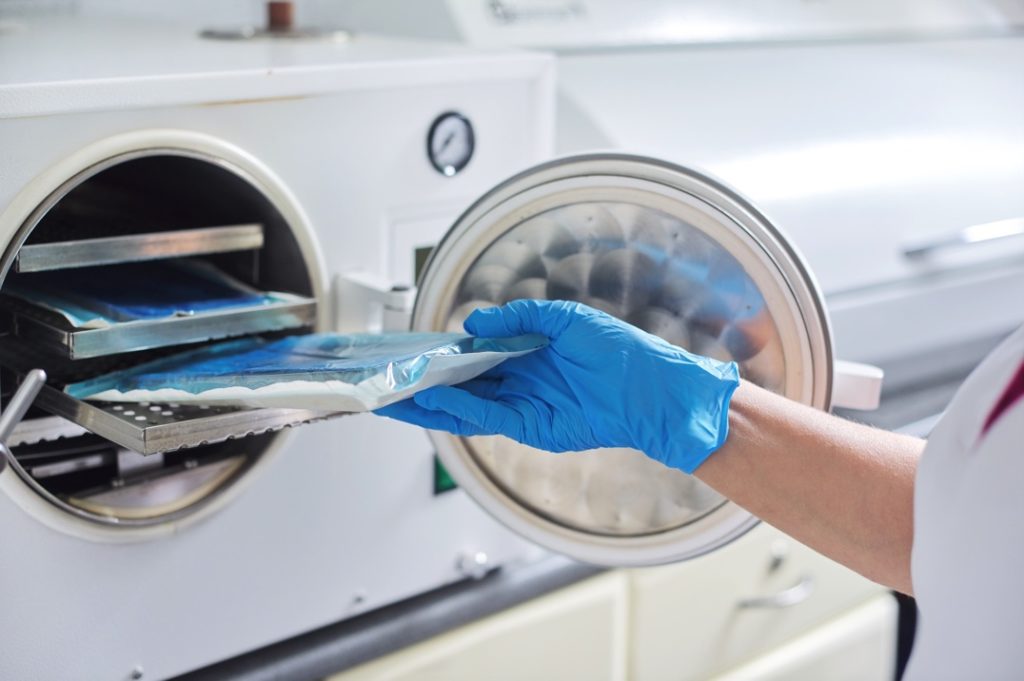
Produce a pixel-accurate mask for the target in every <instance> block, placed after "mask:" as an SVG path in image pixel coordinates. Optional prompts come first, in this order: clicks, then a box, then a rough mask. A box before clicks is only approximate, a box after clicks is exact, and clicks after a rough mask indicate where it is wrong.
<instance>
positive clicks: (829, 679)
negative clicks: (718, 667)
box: [714, 595, 897, 681]
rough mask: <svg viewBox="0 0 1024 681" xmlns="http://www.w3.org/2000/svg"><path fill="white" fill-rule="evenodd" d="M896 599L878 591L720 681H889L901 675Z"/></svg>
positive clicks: (723, 676) (732, 671) (717, 679)
mask: <svg viewBox="0 0 1024 681" xmlns="http://www.w3.org/2000/svg"><path fill="white" fill-rule="evenodd" d="M896 608H897V605H896V600H895V599H893V598H890V597H889V596H888V595H882V596H877V597H875V598H874V599H872V600H871V601H869V602H868V603H865V604H864V605H862V606H860V607H859V608H855V609H854V610H852V611H851V612H848V613H846V614H844V615H842V616H840V617H837V618H836V619H834V620H831V621H830V622H828V623H826V624H824V625H823V626H821V627H818V628H817V629H815V630H813V631H811V632H810V633H808V634H805V635H804V636H801V637H799V638H797V639H796V640H794V641H791V642H789V643H787V644H786V645H784V646H781V647H779V648H776V649H775V650H773V651H772V652H770V653H768V654H767V655H764V656H762V657H759V658H757V659H756V660H754V661H752V662H749V663H747V664H745V665H743V666H741V667H737V668H736V669H733V670H731V671H729V672H727V673H725V674H723V675H722V676H719V677H717V678H716V679H715V680H714V681H888V680H889V679H892V678H893V674H895V660H896Z"/></svg>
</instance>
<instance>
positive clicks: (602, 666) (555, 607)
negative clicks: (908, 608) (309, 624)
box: [330, 524, 896, 681]
mask: <svg viewBox="0 0 1024 681" xmlns="http://www.w3.org/2000/svg"><path fill="white" fill-rule="evenodd" d="M895 642H896V603H895V600H894V599H893V598H892V597H891V596H890V595H889V593H888V592H887V591H886V590H885V589H883V588H882V587H880V586H878V585H876V584H872V583H871V582H869V581H867V580H865V579H864V578H862V577H860V576H858V575H856V574H855V573H853V572H851V571H849V570H847V569H846V568H844V567H841V566H839V565H838V564H836V563H834V562H832V561H831V560H828V559H827V558H824V557H823V556H821V555H819V554H817V553H815V552H814V551H811V550H810V549H808V548H806V547H805V546H803V545H801V544H799V543H797V542H795V541H793V540H792V539H790V538H789V537H787V536H786V535H784V534H782V533H781V532H779V531H778V530H776V529H774V528H772V527H770V526H768V525H764V524H762V525H760V526H758V527H757V528H755V529H754V530H753V531H751V532H750V533H749V534H748V535H746V536H745V537H742V538H741V539H739V540H738V541H736V542H734V543H732V544H730V545H729V546H726V547H725V548H723V549H720V550H718V551H715V552H714V553H711V554H709V555H706V556H703V557H701V558H697V559H694V560H691V561H687V562H683V563H678V564H675V565H668V566H663V567H659V568H643V569H635V570H619V571H615V572H609V573H606V574H603V575H600V576H598V577H594V578H591V579H588V580H585V581H583V582H581V583H579V584H576V585H573V586H571V587H568V588H565V589H562V590H560V591H557V592H555V593H552V594H549V595H547V596H543V597H540V598H537V599H535V600H532V601H528V602H526V603H524V604H522V605H519V606H517V607H514V608H511V609H509V610H508V611H506V612H502V613H498V614H496V615H493V616H490V617H487V618H485V619H482V620H480V621H479V622H475V623H473V624H469V625H466V626H464V627H460V628H458V629H455V630H453V631H450V632H448V633H446V634H443V635H441V636H438V637H435V638H433V639H430V640H428V641H424V642H422V643H419V644H417V645H414V646H411V647H409V648H406V649H404V650H401V651H398V652H396V653H394V654H392V655H389V656H386V657H383V658H380V659H378V660H374V661H372V662H369V663H367V664H364V665H362V666H360V667H356V668H354V669H352V670H349V671H347V672H343V673H341V674H338V675H336V676H334V677H332V678H331V680H330V681H369V680H371V679H372V680H373V681H412V680H413V679H415V680H416V681H476V680H477V679H488V681H494V680H497V681H504V680H507V681H521V680H522V679H530V680H531V681H549V680H550V681H573V680H575V679H586V681H597V680H601V679H607V680H608V681H625V680H627V679H628V680H629V681H691V680H694V681H695V680H698V679H700V680H705V679H716V680H717V681H726V680H728V681H739V680H740V679H757V680H758V681H760V680H761V679H778V680H779V681H781V680H783V679H786V680H787V681H789V680H791V679H795V680H800V679H806V680H807V681H832V680H833V679H834V680H836V681H840V680H845V679H856V680H857V681H889V679H891V678H892V675H893V670H894V664H895Z"/></svg>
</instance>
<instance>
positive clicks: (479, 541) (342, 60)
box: [0, 24, 553, 679]
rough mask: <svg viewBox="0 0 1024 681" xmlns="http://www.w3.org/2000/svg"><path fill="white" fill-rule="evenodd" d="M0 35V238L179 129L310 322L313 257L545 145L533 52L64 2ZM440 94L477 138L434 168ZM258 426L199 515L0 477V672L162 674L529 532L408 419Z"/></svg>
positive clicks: (377, 265) (476, 187) (345, 258)
mask: <svg viewBox="0 0 1024 681" xmlns="http://www.w3.org/2000/svg"><path fill="white" fill-rule="evenodd" d="M51 29H52V30H51ZM0 42H2V45H0V51H2V56H0V72H2V76H0V82H3V83H4V85H0V146H2V147H3V148H4V158H3V161H2V163H0V242H2V243H3V244H6V243H7V242H8V241H9V240H10V239H11V238H12V237H13V235H14V234H15V232H16V231H17V229H18V226H19V225H20V224H21V222H22V220H24V218H25V217H26V216H27V215H28V214H29V213H30V212H31V210H32V209H33V208H34V206H35V205H37V204H38V203H39V202H41V201H42V200H43V199H44V198H45V197H46V196H47V194H49V192H50V191H52V190H53V189H54V188H55V187H56V186H57V185H59V184H60V182H61V181H63V180H64V179H66V178H67V177H70V176H71V175H73V174H74V173H76V172H78V171H79V170H81V169H82V168H83V167H86V166H87V165H89V164H91V163H94V162H97V161H100V160H102V159H104V158H106V157H109V156H111V155H114V154H117V153H121V152H124V151H128V150H132V149H142V148H150V147H165V148H166V147H170V148H183V149H194V150H198V151H202V152H204V153H209V154H213V155H215V156H220V157H223V158H226V159H227V160H229V161H230V162H231V163H233V164H235V165H237V166H239V167H241V168H243V169H245V170H246V172H247V173H248V174H249V175H250V176H252V177H254V178H255V181H256V182H257V184H258V186H259V187H260V188H261V189H262V190H263V191H264V192H265V193H266V195H267V196H268V197H269V198H270V200H271V201H272V202H273V203H274V205H275V206H276V207H277V208H278V210H279V211H280V212H281V213H282V215H284V216H285V217H286V219H287V221H288V222H289V223H290V224H291V225H292V226H293V228H294V229H296V230H297V238H298V239H299V241H300V243H301V247H302V250H303V255H304V257H305V259H306V261H307V265H308V266H309V267H310V269H311V270H312V271H313V273H314V279H315V289H316V291H315V293H316V296H317V298H318V299H319V300H320V301H321V304H320V306H319V311H320V313H321V315H322V316H321V318H320V320H319V328H330V327H331V325H332V324H333V319H332V317H333V314H331V312H330V311H331V309H332V308H331V305H329V304H328V302H327V301H328V299H329V297H330V291H329V282H330V281H331V280H332V279H333V278H334V277H335V276H337V275H339V274H342V273H345V272H349V271H357V270H358V271H364V272H367V273H370V274H375V275H377V276H389V275H390V272H389V263H390V262H392V255H393V254H392V253H391V252H390V250H389V241H388V239H389V236H390V233H391V225H393V224H395V223H396V222H398V221H399V220H404V221H407V222H408V221H411V222H412V224H431V221H445V220H451V219H453V218H454V216H455V214H456V213H457V211H458V209H459V208H461V207H462V206H463V205H464V204H466V203H468V202H469V201H470V200H471V199H472V198H473V197H474V196H476V195H477V194H479V193H481V192H482V191H484V190H485V189H486V188H488V187H489V186H491V185H492V184H493V183H494V182H496V181H498V180H499V179H500V178H502V177H504V176H506V175H507V174H509V173H510V172H512V171H514V170H515V169H517V168H520V167H523V166H526V165H529V164H531V163H534V162H536V161H538V160H540V159H541V158H544V157H546V156H547V155H548V154H549V153H550V150H551V140H552V123H551V120H552V119H551V114H552V103H553V102H552V85H553V81H552V64H551V62H550V60H548V59H547V58H545V57H542V56H537V55H527V54H496V53H493V54H479V53H477V52H474V51H469V50H461V49H455V48H434V47H427V46H416V45H399V44H396V43H393V42H387V41H374V40H370V39H366V40H356V41H354V42H352V43H349V44H347V45H344V46H323V45H320V46H316V47H312V48H309V49H307V48H306V47H304V46H290V45H287V44H274V45H262V46H256V47H252V46H247V45H238V44H223V43H216V44H213V45H209V44H206V43H201V42H200V41H199V39H198V38H196V37H194V33H191V32H174V31H171V32H167V33H165V32H164V31H163V30H161V29H154V28H149V29H144V30H143V29H138V28H133V27H122V28H119V29H116V30H115V29H112V28H103V27H102V26H97V25H86V24H68V25H63V26H48V25H43V24H33V25H29V26H28V27H27V28H26V29H25V31H24V32H22V33H12V34H10V35H7V34H5V35H4V38H3V40H2V41H0ZM84 77H88V78H89V80H88V81H83V80H78V79H79V78H84ZM451 108H457V109H458V110H459V111H461V112H463V113H464V114H465V115H466V116H468V117H469V118H470V119H471V120H472V121H473V122H474V125H475V127H476V131H477V135H478V138H479V140H480V144H479V146H478V149H477V152H476V155H475V156H474V158H473V159H472V161H471V162H470V164H469V165H468V166H467V168H466V169H465V170H464V171H463V172H461V173H460V174H459V175H458V176H456V177H454V178H446V177H443V176H442V175H440V174H439V173H437V172H436V171H435V170H434V169H433V168H432V167H431V166H430V164H429V162H428V161H427V159H426V157H425V152H424V146H425V135H426V133H427V129H428V127H429V125H430V122H431V121H432V120H433V118H434V117H435V116H436V115H437V114H438V113H440V112H441V111H445V110H448V109H451ZM275 448H276V450H275V452H273V453H272V455H268V456H265V457H263V458H262V459H261V461H260V462H259V464H258V465H257V466H255V467H254V469H253V470H252V472H251V474H249V475H248V476H247V479H246V480H245V481H244V484H242V485H237V486H236V488H235V489H234V492H233V493H231V494H226V495H222V496H221V497H220V498H219V499H218V500H217V503H214V504H212V505H210V506H209V507H207V508H205V509H204V510H203V511H202V512H201V513H199V514H195V515H194V516H192V517H190V518H187V519H184V520H181V521H179V522H175V523H173V524H167V525H164V526H158V527H151V528H145V529H143V528H139V529H137V530H121V529H119V528H103V527H100V526H97V525H93V524H90V523H88V522H86V521H83V520H77V519H75V518H72V517H70V516H68V515H67V514H64V513H62V512H60V511H58V509H56V507H54V506H51V505H50V504H49V503H47V502H46V501H44V500H42V499H41V498H39V497H38V496H36V495H35V494H34V493H32V492H31V491H30V490H28V489H27V487H26V486H25V485H24V484H23V483H22V482H21V480H20V479H18V478H17V477H16V476H15V475H14V474H13V473H12V472H11V471H5V472H4V473H3V474H2V475H0V534H2V535H3V536H4V537H5V545H6V546H7V547H8V548H9V549H10V550H4V551H2V552H0V573H2V574H3V575H4V579H3V580H2V581H0V602H3V604H4V606H3V612H4V615H3V616H2V617H0V639H2V640H3V641H4V650H5V653H4V655H2V656H0V677H3V678H40V679H46V678H53V679H64V678H86V677H87V678H127V676H128V675H129V673H130V672H131V670H132V669H134V668H135V667H136V666H141V667H142V668H143V669H144V670H145V676H146V678H163V677H166V676H170V675H173V674H176V673H179V672H183V671H186V670H188V669H192V668H195V667H198V666H202V665H205V664H208V663H211V662H214V661H217V660H220V659H223V658H225V657H229V656H231V655H235V654H239V653H242V652H244V651H247V650H251V649H253V648H256V647H259V646H262V645H266V644H268V643H271V642H273V641H276V640H280V639H282V638H285V637H288V636H292V635H295V634H298V633H300V632H303V631H307V630H309V629H312V628H315V627H317V626H320V625H323V624H326V623H329V622H333V621H337V620H340V619H343V618H346V617H349V616H351V615H354V614H356V613H358V612H362V611H365V610H367V609H371V608H374V607H378V606H380V605H383V604H385V603H389V602H393V601H395V600H398V599H401V598H404V597H407V596H411V595H413V594H416V593H421V592H423V591H425V590H428V589H431V588H434V587H436V586H439V585H441V584H444V583H448V582H451V581H454V580H456V579H459V578H460V577H461V573H460V572H459V570H458V567H457V559H458V557H459V556H460V555H462V554H464V553H465V552H466V551H485V552H486V553H487V554H488V556H489V557H490V560H491V561H493V563H494V564H496V565H498V564H502V563H505V562H507V561H509V560H512V559H514V558H515V557H517V556H522V555H523V554H524V552H527V551H529V550H531V549H530V547H529V545H527V544H526V543H525V542H523V541H522V540H519V539H516V538H515V537H513V536H512V535H511V534H510V533H509V532H507V531H506V530H504V529H502V528H500V527H499V526H498V525H497V524H496V523H494V522H493V521H492V520H491V519H490V518H488V517H487V516H486V515H485V514H484V513H483V512H482V511H480V510H478V509H477V508H476V507H475V506H473V504H472V503H471V502H470V501H469V500H468V499H467V498H466V497H465V496H464V495H463V493H461V492H458V491H456V492H451V493H447V494H444V495H441V496H437V497H435V496H434V495H433V489H432V488H433V459H432V453H433V449H432V445H431V444H430V442H429V440H428V439H427V438H426V436H425V434H424V433H423V432H422V431H420V430H418V429H415V428H411V427H407V426H403V425H400V424H397V423H394V422H389V421H385V420H384V419H379V418H375V417H373V416H369V415H368V416H359V417H352V418H346V419H342V420H339V421H337V422H333V423H323V424H318V425H313V426H308V427H305V428H303V429H300V430H298V431H296V432H292V433H287V434H285V435H284V436H282V437H280V438H279V439H278V441H277V442H276V443H275ZM210 632H216V635H211V633H210Z"/></svg>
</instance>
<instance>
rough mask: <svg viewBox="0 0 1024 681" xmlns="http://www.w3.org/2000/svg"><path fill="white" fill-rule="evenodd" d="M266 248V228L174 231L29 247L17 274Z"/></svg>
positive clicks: (16, 263)
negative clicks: (264, 241) (264, 230)
mask: <svg viewBox="0 0 1024 681" xmlns="http://www.w3.org/2000/svg"><path fill="white" fill-rule="evenodd" d="M262 247H263V225H260V224H244V225H225V226H223V227H204V228H201V229H179V230H175V231H170V232H152V233H149V234H129V235H126V236H113V237H103V238H99V239H79V240H77V241H57V242H53V243H46V244H26V245H25V246H22V247H21V250H20V251H18V257H17V258H16V259H15V261H14V271H15V272H44V271H47V270H63V269H68V268H71V267H91V266H93V265H112V264H116V263H127V262H141V261H144V260H160V259H163V258H182V257H187V256H193V255H209V254H211V253H227V252H230V251H248V250H254V249H257V248H262Z"/></svg>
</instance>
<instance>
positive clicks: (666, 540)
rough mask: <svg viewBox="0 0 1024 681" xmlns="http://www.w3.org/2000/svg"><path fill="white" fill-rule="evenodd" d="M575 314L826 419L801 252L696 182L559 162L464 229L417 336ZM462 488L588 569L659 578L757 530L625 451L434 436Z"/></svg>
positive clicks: (436, 273) (602, 163)
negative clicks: (642, 568) (585, 313)
mask: <svg viewBox="0 0 1024 681" xmlns="http://www.w3.org/2000/svg"><path fill="white" fill-rule="evenodd" d="M517 298H546V299H562V300H577V301H580V302H583V303H586V304H588V305H591V306H593V307H596V308H599V309H602V310H604V311H606V312H608V313H610V314H612V315H615V316H616V317H619V318H620V319H624V320H626V321H628V322H630V323H632V324H634V325H636V326H638V327H640V328H643V329H645V330H647V331H649V332H650V333H653V334H656V335H659V336H661V337H662V338H664V339H666V340H668V341H669V342H671V343H674V344H676V345H678V346H680V347H684V348H686V349H688V350H691V351H693V352H696V353H699V354H703V355H708V356H711V357H715V358H718V359H721V360H735V361H736V362H737V363H738V364H739V367H740V372H741V374H742V375H743V377H744V378H745V379H747V380H750V381H753V382H755V383H757V384H759V385H761V386H764V387H765V388H768V389H770V390H773V391H775V392H777V393H780V394H783V395H786V396H787V397H790V398H792V399H794V400H798V401H800V402H804V403H806V404H809V405H812V406H815V407H818V408H821V409H827V408H828V406H829V404H828V402H829V396H830V394H831V380H832V351H831V342H830V334H829V329H828V319H827V317H826V314H825V309H824V306H823V304H822V299H821V296H820V294H819V292H818V290H817V287H816V285H815V283H814V280H813V279H812V277H811V275H810V273H809V272H808V270H807V268H806V267H805V266H804V264H803V262H802V260H801V259H800V257H799V255H798V254H797V253H796V251H795V250H794V249H793V248H792V246H791V245H790V244H788V243H787V242H786V240H785V238H784V237H783V236H782V235H781V234H780V233H779V232H778V230H776V229H775V228H774V227H773V226H772V225H771V223H770V222H769V221H768V220H767V219H766V218H765V217H764V216H763V215H761V214H760V213H759V212H758V211H757V210H756V209H754V208H753V207H752V206H751V205H750V204H749V203H747V202H746V201H745V200H744V199H743V198H741V197H740V196H738V195H737V194H736V193H734V192H732V191H731V190H729V189H728V188H726V187H724V186H723V185H722V184H720V183H719V182H717V181H715V180H713V179H711V178H708V177H706V176H704V175H702V174H700V173H697V172H694V171H692V170H689V169H686V168H682V167H679V166H675V165H671V164H668V163H665V162H662V161H657V160H654V159H649V158H643V157H637V156H627V155H620V154H600V155H585V156H576V157H571V158H565V159H560V160H557V161H553V162H550V163H546V164H543V165H540V166H537V167H535V168H532V169H530V170H527V171H526V172H524V173H521V174H519V175H517V176H515V177H513V178H511V179H509V180H507V181H506V182H504V183H503V184H501V185H499V186H497V187H495V188H494V189H493V190H491V191H490V192H488V193H487V194H486V195H484V196H483V197H482V198H480V199H479V200H478V201H477V202H476V203H475V204H474V205H473V206H472V207H470V208H469V210H467V211H466V212H465V213H464V214H463V215H462V217H460V218H459V220H458V221H457V222H456V223H455V225H454V226H453V227H452V229H451V230H450V231H449V232H448V234H447V235H446V236H445V238H444V239H443V240H442V242H441V243H440V244H439V245H438V247H437V248H436V249H435V251H434V253H433V255H432V256H431V259H430V261H429V263H428V264H427V266H426V268H425V270H424V273H423V276H422V278H421V281H420V286H419V294H418V297H417V302H416V307H415V310H414V313H413V327H414V328H415V329H417V330H461V328H462V322H463V320H464V319H465V318H466V316H468V315H469V313H470V312H472V311H473V310H474V309H476V308H478V307H488V306H492V305H498V304H501V303H505V302H507V301H509V300H515V299H517ZM431 437H432V438H433V439H434V442H435V444H436V446H437V450H438V454H439V456H440V457H441V461H442V462H443V463H444V465H445V466H446V467H447V468H448V470H449V472H450V473H451V474H452V476H453V477H454V478H455V480H456V482H458V484H459V485H460V486H461V487H462V488H463V489H464V490H465V491H466V492H467V493H468V494H469V495H470V496H472V497H473V499H474V500H475V501H476V502H477V503H479V504H480V505H481V506H482V507H483V508H484V509H486V510H487V511H489V512H490V513H491V514H492V515H493V516H495V517H496V518H497V519H498V520H499V521H501V522H503V523H504V524H506V525H507V526H508V527H510V528H511V529H513V530H515V531H517V532H518V533H520V534H522V535H523V536H525V537H527V538H528V539H531V540H533V541H535V542H536V543H538V544H541V545H543V546H546V547H548V548H550V549H552V550H555V551H559V552H561V553H564V554H567V555H569V556H572V557H574V558H577V559H580V560H584V561H588V562H593V563H599V564H605V565H652V564H657V563H664V562H670V561H675V560H682V559H685V558H690V557H693V556H696V555H700V554H702V553H706V552H708V551H711V550H714V549H715V548H718V547H720V546H722V545H724V544H726V543H728V542H729V541H731V540H733V539H735V538H736V537H738V536H740V535H742V534H743V533H744V532H746V531H747V530H749V529H750V528H751V527H753V526H754V525H755V524H756V523H757V519H756V518H754V517H753V516H751V515H750V514H749V513H747V512H746V511H744V510H743V509H741V508H740V507H738V506H736V505H735V504H733V503H731V502H729V501H727V500H726V499H724V498H723V497H722V496H720V495H719V494H717V493H716V492H715V491H713V490H712V489H710V488H709V487H707V486H705V485H704V484H703V483H701V482H700V481H699V480H697V479H696V478H694V477H692V476H689V475H686V474H684V473H682V472H680V471H678V470H675V469H671V468H667V467H665V466H663V465H662V464H660V463H657V462H655V461H653V460H651V459H649V458H647V457H646V456H644V455H643V454H642V453H640V452H637V451H634V450H628V449H600V450H593V451H587V452H570V453H562V454H552V453H548V452H542V451H539V450H535V449H532V448H530V447H526V446H524V445H520V444H518V443H515V442H513V441H511V440H508V439H506V438H502V437H471V438H459V437H454V436H450V435H446V434H442V433H431Z"/></svg>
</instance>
